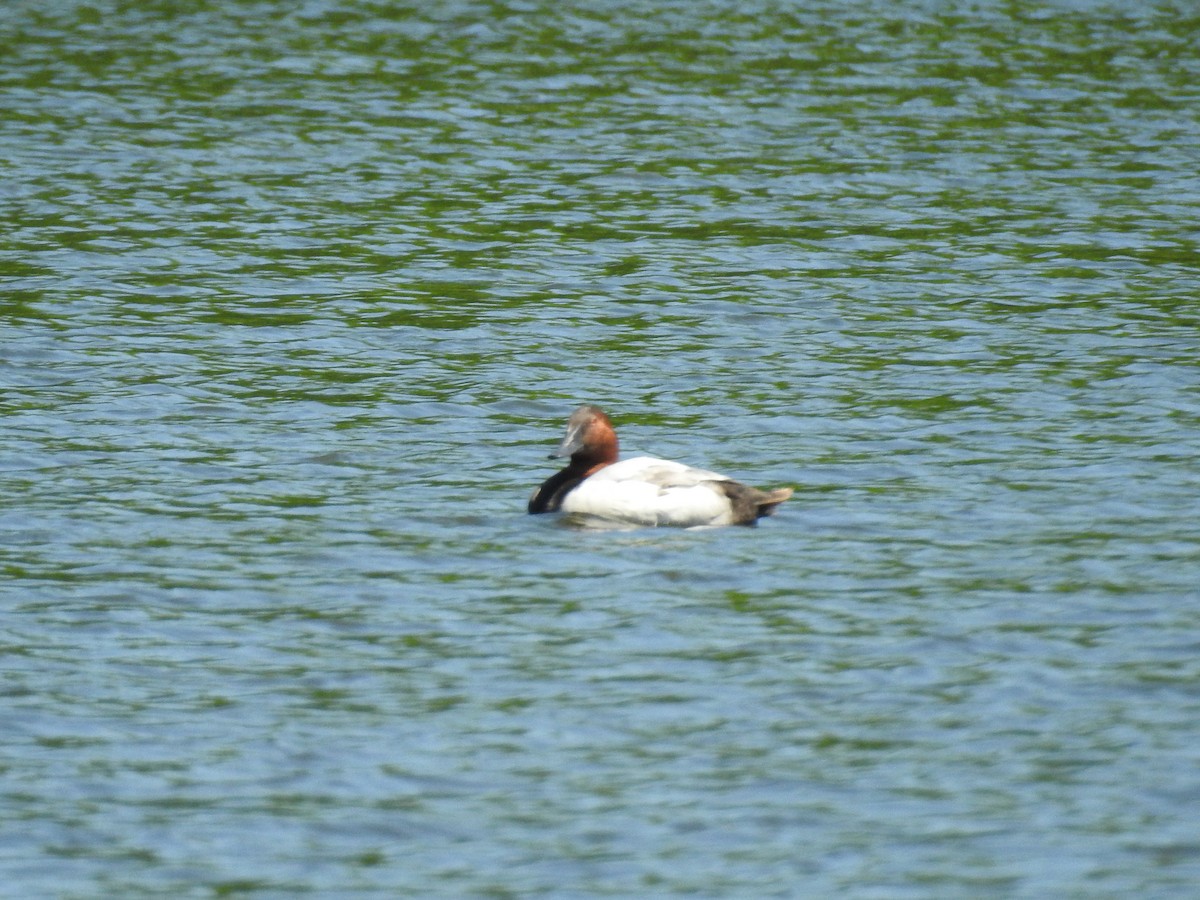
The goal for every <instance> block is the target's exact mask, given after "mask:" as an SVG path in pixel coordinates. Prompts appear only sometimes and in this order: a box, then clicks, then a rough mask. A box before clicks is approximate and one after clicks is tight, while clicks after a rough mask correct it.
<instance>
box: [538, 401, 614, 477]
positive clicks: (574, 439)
mask: <svg viewBox="0 0 1200 900" xmlns="http://www.w3.org/2000/svg"><path fill="white" fill-rule="evenodd" d="M550 455H551V457H557V456H569V457H571V465H570V468H571V469H572V470H575V471H578V472H581V473H582V474H583V475H584V476H585V477H586V476H587V475H590V474H591V473H592V472H595V471H596V470H597V469H602V468H604V467H605V466H607V465H611V464H612V463H615V462H616V461H617V458H618V455H619V449H618V445H617V432H616V430H615V429H614V428H613V424H612V420H611V419H609V418H608V416H607V415H606V414H605V412H604V410H602V409H601V408H600V407H598V406H581V407H579V409H577V410H575V412H573V413H571V418H569V419H568V420H567V433H566V434H565V435H563V439H562V443H561V444H559V445H558V449H557V450H555V451H554V452H553V453H551V454H550Z"/></svg>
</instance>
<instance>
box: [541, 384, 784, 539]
mask: <svg viewBox="0 0 1200 900" xmlns="http://www.w3.org/2000/svg"><path fill="white" fill-rule="evenodd" d="M550 456H551V458H554V457H560V456H569V457H570V458H571V462H570V463H569V464H568V465H567V467H566V468H565V469H563V470H562V471H561V472H557V473H555V474H554V475H551V476H550V477H549V478H547V479H546V481H545V482H544V483H543V484H542V486H541V487H539V488H538V489H537V490H536V491H534V492H533V496H532V497H530V498H529V512H531V513H546V512H556V511H558V510H562V511H563V512H567V513H575V514H578V515H583V516H591V517H595V518H598V519H603V520H607V521H610V522H619V523H625V524H631V525H675V526H678V527H681V528H692V527H695V526H698V525H753V524H754V523H755V522H756V521H757V520H758V519H759V518H760V517H762V516H769V515H771V513H773V512H775V507H777V506H778V505H779V504H780V503H782V502H783V501H785V500H786V499H787V498H788V497H790V496H792V489H791V488H776V489H775V490H773V491H760V490H758V489H757V488H752V487H749V486H747V485H744V484H741V483H739V482H737V481H734V480H733V479H732V478H729V477H727V476H725V475H718V474H717V473H716V472H708V471H705V470H704V469H695V468H692V467H691V466H685V465H684V464H683V463H678V462H672V461H671V460H669V459H655V458H654V457H651V456H636V457H633V458H632V459H626V460H623V461H622V462H618V461H617V458H618V452H617V432H616V430H615V429H614V428H613V424H612V421H611V420H610V419H609V418H608V416H607V415H606V414H605V412H604V410H602V409H601V408H600V407H598V406H581V407H579V409H577V410H575V412H573V413H572V414H571V418H570V419H568V420H567V433H566V435H565V436H564V437H563V440H562V443H561V444H560V445H559V447H558V449H557V450H555V451H554V452H553V453H551V454H550Z"/></svg>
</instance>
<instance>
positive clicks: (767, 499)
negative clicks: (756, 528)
mask: <svg viewBox="0 0 1200 900" xmlns="http://www.w3.org/2000/svg"><path fill="white" fill-rule="evenodd" d="M792 493H793V491H792V489H791V488H775V490H773V491H758V496H757V497H756V498H755V503H757V504H758V516H757V517H756V518H761V517H762V516H769V515H771V514H772V513H773V512H775V507H777V506H778V505H779V504H780V503H782V502H783V501H784V500H786V499H787V498H788V497H790V496H792Z"/></svg>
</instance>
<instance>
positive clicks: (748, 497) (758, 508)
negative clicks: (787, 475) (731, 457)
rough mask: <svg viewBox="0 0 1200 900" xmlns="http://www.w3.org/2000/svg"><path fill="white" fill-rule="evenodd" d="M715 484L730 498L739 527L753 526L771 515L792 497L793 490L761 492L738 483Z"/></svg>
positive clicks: (734, 519) (780, 489) (735, 520)
mask: <svg viewBox="0 0 1200 900" xmlns="http://www.w3.org/2000/svg"><path fill="white" fill-rule="evenodd" d="M715 484H716V486H717V488H718V490H720V491H722V492H723V493H724V494H725V496H726V497H728V498H729V502H730V504H731V505H732V506H733V521H734V522H735V523H736V524H738V525H753V524H754V523H755V522H756V521H757V520H758V519H761V518H762V517H763V516H769V515H771V513H773V512H775V507H777V506H778V505H779V504H780V503H782V502H783V501H784V500H786V499H787V498H788V497H790V496H792V489H791V488H786V487H785V488H776V489H775V490H773V491H760V490H759V489H758V488H752V487H750V486H749V485H745V484H741V483H740V482H737V481H718V482H715Z"/></svg>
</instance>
